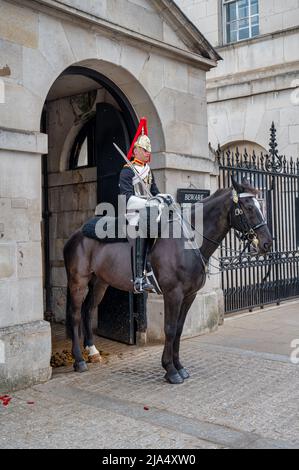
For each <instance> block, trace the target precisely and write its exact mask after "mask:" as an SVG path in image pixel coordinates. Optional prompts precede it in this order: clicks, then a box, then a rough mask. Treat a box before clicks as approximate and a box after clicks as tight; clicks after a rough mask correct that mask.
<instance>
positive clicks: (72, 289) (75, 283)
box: [67, 277, 88, 372]
mask: <svg viewBox="0 0 299 470" xmlns="http://www.w3.org/2000/svg"><path fill="white" fill-rule="evenodd" d="M87 285H88V278H85V277H83V278H78V279H72V280H70V281H69V285H68V287H69V302H68V308H67V329H68V333H69V336H70V337H71V339H72V355H73V358H74V359H75V363H74V369H75V371H76V372H85V371H87V370H88V368H87V365H86V362H85V361H84V359H83V356H82V352H81V347H80V339H79V336H80V335H79V329H80V324H81V308H82V304H83V301H84V298H85V295H86V290H87Z"/></svg>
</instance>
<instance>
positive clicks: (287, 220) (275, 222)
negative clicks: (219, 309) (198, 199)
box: [217, 123, 299, 313]
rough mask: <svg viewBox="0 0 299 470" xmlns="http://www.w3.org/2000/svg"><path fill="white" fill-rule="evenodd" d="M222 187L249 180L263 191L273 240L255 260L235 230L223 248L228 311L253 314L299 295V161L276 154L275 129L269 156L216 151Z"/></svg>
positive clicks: (223, 285)
mask: <svg viewBox="0 0 299 470" xmlns="http://www.w3.org/2000/svg"><path fill="white" fill-rule="evenodd" d="M217 159H218V163H219V167H220V175H219V187H220V188H225V187H229V186H231V176H232V175H233V176H234V177H235V178H236V179H237V180H238V181H240V182H241V180H242V179H243V178H244V177H245V178H247V179H248V180H249V181H250V182H251V183H252V184H253V185H254V186H255V187H256V188H258V189H259V190H260V199H261V204H262V206H263V209H264V211H265V214H266V218H267V222H268V226H269V228H270V231H271V233H272V235H273V239H274V242H273V249H272V252H271V253H269V254H268V255H265V256H258V255H257V256H252V254H250V253H249V250H248V252H246V253H244V254H243V255H242V256H241V257H237V256H235V253H234V250H235V252H239V250H240V242H239V239H238V238H237V235H236V234H235V233H234V232H233V231H231V232H230V233H229V234H228V236H227V237H226V239H225V241H224V242H223V244H222V246H221V249H220V265H221V268H222V288H223V290H224V297H225V312H226V313H229V312H235V311H239V310H243V309H249V310H251V309H253V308H254V307H258V306H260V307H261V308H263V306H264V305H266V304H271V303H277V304H279V303H280V302H281V300H284V299H290V298H294V297H297V296H299V159H298V158H297V160H296V161H294V160H293V159H290V160H287V159H286V157H283V156H280V155H279V154H278V149H277V141H276V129H275V126H274V123H273V124H272V127H271V139H270V150H269V154H266V155H264V154H260V155H256V154H255V153H254V152H253V153H252V155H249V154H248V153H247V151H246V149H245V150H244V153H243V154H241V153H240V152H239V151H238V149H237V150H236V151H235V152H231V151H230V150H228V151H226V152H221V151H218V152H217Z"/></svg>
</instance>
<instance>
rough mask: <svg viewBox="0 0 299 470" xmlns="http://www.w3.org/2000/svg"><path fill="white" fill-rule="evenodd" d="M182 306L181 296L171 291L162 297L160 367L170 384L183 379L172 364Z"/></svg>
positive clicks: (178, 382)
mask: <svg viewBox="0 0 299 470" xmlns="http://www.w3.org/2000/svg"><path fill="white" fill-rule="evenodd" d="M181 304H182V295H181V294H180V293H178V292H176V291H172V292H170V293H168V294H165V295H164V306H165V307H164V309H165V315H164V332H165V346H164V351H163V355H162V366H163V367H164V369H165V370H166V374H165V379H166V380H167V381H168V382H170V383H171V384H180V383H183V382H184V379H183V378H182V377H181V376H180V374H179V373H178V371H177V369H176V367H175V365H174V363H173V345H174V340H175V337H176V332H177V324H178V318H179V314H180V309H181Z"/></svg>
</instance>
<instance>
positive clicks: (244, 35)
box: [239, 28, 249, 39]
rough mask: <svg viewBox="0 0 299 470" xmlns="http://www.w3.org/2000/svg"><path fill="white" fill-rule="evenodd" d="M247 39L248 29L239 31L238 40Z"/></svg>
mask: <svg viewBox="0 0 299 470" xmlns="http://www.w3.org/2000/svg"><path fill="white" fill-rule="evenodd" d="M248 38H249V28H244V29H240V31H239V39H248Z"/></svg>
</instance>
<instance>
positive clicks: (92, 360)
mask: <svg viewBox="0 0 299 470" xmlns="http://www.w3.org/2000/svg"><path fill="white" fill-rule="evenodd" d="M88 362H90V363H91V364H97V363H98V362H102V357H101V355H100V354H94V355H93V356H88Z"/></svg>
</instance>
